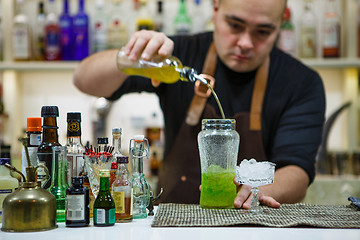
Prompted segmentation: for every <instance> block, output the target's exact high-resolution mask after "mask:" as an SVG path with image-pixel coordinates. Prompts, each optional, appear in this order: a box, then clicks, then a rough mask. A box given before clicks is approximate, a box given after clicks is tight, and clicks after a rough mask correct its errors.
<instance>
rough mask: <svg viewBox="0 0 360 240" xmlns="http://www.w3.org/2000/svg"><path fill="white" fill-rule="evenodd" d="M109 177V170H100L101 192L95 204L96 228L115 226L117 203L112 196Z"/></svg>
mask: <svg viewBox="0 0 360 240" xmlns="http://www.w3.org/2000/svg"><path fill="white" fill-rule="evenodd" d="M109 176H110V172H109V170H106V169H101V170H100V191H99V193H98V195H97V197H96V199H95V202H94V214H93V216H94V226H112V225H114V224H115V202H114V199H113V198H112V196H111V194H110V189H109Z"/></svg>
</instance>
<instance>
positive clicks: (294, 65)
mask: <svg viewBox="0 0 360 240" xmlns="http://www.w3.org/2000/svg"><path fill="white" fill-rule="evenodd" d="M172 40H173V41H174V51H173V55H174V56H176V57H178V58H179V59H180V60H181V62H182V63H183V65H185V66H190V67H193V68H195V69H196V70H197V71H198V72H199V73H201V70H202V67H203V63H204V60H205V56H206V53H207V51H208V48H209V45H210V43H211V42H212V33H202V34H198V35H194V36H177V37H173V38H172ZM255 74H256V70H255V71H253V72H248V73H237V72H234V71H232V70H230V69H229V68H227V66H226V65H225V64H224V63H223V62H222V61H221V60H220V59H219V58H218V63H217V67H216V73H215V76H214V77H215V79H216V82H215V89H214V90H215V92H216V93H217V95H218V97H219V99H220V102H221V104H222V107H223V109H224V112H225V115H226V117H227V118H231V117H232V116H233V115H235V113H238V112H249V110H250V104H251V95H252V90H253V87H254V78H255ZM141 91H147V92H155V93H156V94H157V95H158V96H159V101H160V106H161V109H162V111H163V113H164V120H165V139H166V141H165V142H166V143H165V153H164V158H165V156H166V155H167V154H168V153H169V151H170V149H171V147H172V145H173V143H174V141H175V138H176V136H177V133H178V131H179V129H180V126H181V124H182V123H183V121H184V119H185V116H186V112H187V109H188V107H189V105H190V102H191V99H192V97H193V95H194V84H193V83H191V82H181V81H179V82H177V83H175V84H161V85H160V86H159V87H157V88H154V87H153V86H152V85H151V82H150V81H149V80H148V79H145V78H142V77H135V76H132V77H129V78H128V79H127V80H126V81H125V83H124V84H123V85H122V86H121V87H120V88H119V89H118V90H116V91H115V92H114V94H113V95H112V96H111V97H110V98H109V99H110V100H115V99H118V98H119V97H121V96H122V95H123V94H125V93H129V92H141ZM208 103H210V104H211V105H212V106H213V107H214V108H215V109H216V110H217V111H218V114H219V115H220V111H219V108H218V106H217V104H216V101H215V99H214V98H213V97H212V96H211V97H210V98H209V99H208ZM324 114H325V93H324V87H323V83H322V80H321V78H320V76H319V75H318V74H317V73H316V72H315V71H313V70H311V69H310V68H308V67H307V66H305V65H304V64H302V63H301V62H300V61H298V60H296V59H294V58H293V57H291V56H289V55H287V54H285V53H284V52H282V51H280V50H279V49H277V48H276V47H274V48H273V49H272V51H271V53H270V69H269V78H268V83H267V87H266V92H265V96H264V102H263V107H262V119H261V120H262V137H263V142H264V148H265V153H266V155H267V157H268V160H269V161H272V162H274V163H276V165H277V168H280V167H283V166H286V165H297V166H299V167H301V168H303V169H304V170H305V171H306V172H307V174H308V175H309V178H310V181H311V182H312V181H313V179H314V176H315V156H316V152H317V149H318V146H319V144H320V142H321V133H322V126H323V122H324Z"/></svg>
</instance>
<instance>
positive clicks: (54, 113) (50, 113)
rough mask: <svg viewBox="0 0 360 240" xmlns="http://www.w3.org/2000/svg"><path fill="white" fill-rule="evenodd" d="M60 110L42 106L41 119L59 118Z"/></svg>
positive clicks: (54, 107)
mask: <svg viewBox="0 0 360 240" xmlns="http://www.w3.org/2000/svg"><path fill="white" fill-rule="evenodd" d="M58 116H59V108H58V107H57V106H42V108H41V117H58Z"/></svg>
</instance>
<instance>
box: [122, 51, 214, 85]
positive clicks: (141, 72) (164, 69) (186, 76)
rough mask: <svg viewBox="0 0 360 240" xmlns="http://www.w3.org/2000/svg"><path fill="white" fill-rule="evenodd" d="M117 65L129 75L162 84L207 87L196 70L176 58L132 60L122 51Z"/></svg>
mask: <svg viewBox="0 0 360 240" xmlns="http://www.w3.org/2000/svg"><path fill="white" fill-rule="evenodd" d="M116 64H117V67H118V69H119V70H121V71H122V72H124V73H125V74H127V75H138V76H143V77H147V78H150V79H156V80H158V81H160V82H163V83H167V84H171V83H175V82H177V81H179V80H181V81H191V82H195V81H196V80H199V81H200V82H202V83H204V84H206V85H207V81H206V80H205V79H203V78H201V77H200V76H199V75H198V74H197V72H196V71H195V69H193V68H189V67H184V66H183V65H182V63H181V61H180V60H179V59H178V58H176V57H174V56H170V57H161V56H155V57H153V58H152V59H150V60H149V61H146V60H144V59H138V60H135V61H133V60H130V59H129V57H128V56H127V55H126V53H125V51H124V49H120V50H119V52H118V54H117V57H116Z"/></svg>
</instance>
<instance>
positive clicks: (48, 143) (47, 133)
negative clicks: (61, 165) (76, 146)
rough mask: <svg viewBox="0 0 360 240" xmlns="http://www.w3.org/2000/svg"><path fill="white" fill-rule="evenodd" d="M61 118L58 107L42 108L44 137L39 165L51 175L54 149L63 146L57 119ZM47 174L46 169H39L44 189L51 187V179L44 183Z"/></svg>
mask: <svg viewBox="0 0 360 240" xmlns="http://www.w3.org/2000/svg"><path fill="white" fill-rule="evenodd" d="M58 116H59V109H58V107H57V106H43V107H42V108H41V117H42V118H43V126H42V128H43V135H42V142H41V144H40V146H39V148H38V153H37V155H38V159H39V165H45V166H46V167H47V168H48V170H49V173H50V174H51V173H52V158H53V156H52V147H53V146H61V144H60V143H59V137H58V130H57V129H58V126H57V123H56V118H57V117H58ZM45 178H46V173H45V171H44V168H41V167H39V168H38V180H39V181H41V186H42V188H45V189H47V188H49V187H50V185H51V178H50V179H49V180H48V181H47V182H44V179H45Z"/></svg>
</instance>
